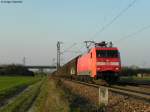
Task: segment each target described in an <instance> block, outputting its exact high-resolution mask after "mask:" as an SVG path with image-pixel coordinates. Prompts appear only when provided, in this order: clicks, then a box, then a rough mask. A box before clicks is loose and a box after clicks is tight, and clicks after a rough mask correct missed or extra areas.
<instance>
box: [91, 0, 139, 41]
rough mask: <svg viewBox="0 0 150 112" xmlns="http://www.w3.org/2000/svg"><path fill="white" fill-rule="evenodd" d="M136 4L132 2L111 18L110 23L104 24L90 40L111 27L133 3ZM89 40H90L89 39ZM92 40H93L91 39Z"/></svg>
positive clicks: (135, 0) (134, 0)
mask: <svg viewBox="0 0 150 112" xmlns="http://www.w3.org/2000/svg"><path fill="white" fill-rule="evenodd" d="M136 2H137V0H133V1H132V2H131V3H130V4H129V5H128V6H127V7H125V8H124V9H123V10H121V11H120V12H119V13H118V14H117V15H116V16H115V17H113V18H112V19H111V21H110V22H108V23H107V24H105V25H104V26H103V27H102V28H101V29H100V30H98V31H97V32H96V33H95V34H94V35H93V36H92V37H91V38H92V39H93V38H95V37H96V36H97V35H98V33H101V32H103V31H104V30H106V29H107V28H108V27H109V26H111V25H112V24H113V23H114V22H115V21H116V20H117V19H118V18H119V17H120V16H122V15H123V14H124V13H125V12H126V11H127V10H128V9H129V8H131V7H132V6H133V5H134V4H135V3H136ZM90 40H91V39H90ZM93 40H94V39H93Z"/></svg>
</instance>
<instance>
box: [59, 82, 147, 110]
mask: <svg viewBox="0 0 150 112" xmlns="http://www.w3.org/2000/svg"><path fill="white" fill-rule="evenodd" d="M62 83H63V85H64V86H65V87H67V88H68V89H69V90H70V91H71V92H72V93H74V94H77V95H79V96H81V97H83V98H85V99H87V100H88V101H90V103H92V104H94V106H95V108H97V106H96V105H95V104H97V102H99V101H100V99H99V98H100V97H99V91H98V89H97V88H96V87H92V86H88V85H85V84H82V83H77V82H73V81H69V80H62ZM105 94H106V93H105ZM90 103H89V104H90ZM99 106H100V105H99ZM101 106H102V105H101ZM90 108H91V107H90ZM101 109H102V108H101ZM103 111H105V112H150V102H149V101H147V100H144V99H140V98H139V99H138V98H137V97H133V95H131V96H130V95H127V94H120V92H114V91H110V90H109V89H108V104H107V105H105V106H104V105H103Z"/></svg>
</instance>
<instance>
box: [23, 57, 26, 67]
mask: <svg viewBox="0 0 150 112" xmlns="http://www.w3.org/2000/svg"><path fill="white" fill-rule="evenodd" d="M22 62H23V65H24V66H25V65H26V57H23V60H22Z"/></svg>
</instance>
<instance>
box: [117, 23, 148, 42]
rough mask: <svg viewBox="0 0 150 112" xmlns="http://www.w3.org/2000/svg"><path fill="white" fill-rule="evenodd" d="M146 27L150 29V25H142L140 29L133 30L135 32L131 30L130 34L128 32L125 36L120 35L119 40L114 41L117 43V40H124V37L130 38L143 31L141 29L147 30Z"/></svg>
mask: <svg viewBox="0 0 150 112" xmlns="http://www.w3.org/2000/svg"><path fill="white" fill-rule="evenodd" d="M147 29H150V25H147V26H144V27H142V28H141V29H139V30H137V31H135V32H133V33H130V34H128V35H127V36H125V37H122V38H120V39H119V40H117V41H115V42H116V43H119V42H121V41H124V40H126V39H128V38H132V37H134V36H135V35H137V34H139V33H141V32H143V31H145V30H147Z"/></svg>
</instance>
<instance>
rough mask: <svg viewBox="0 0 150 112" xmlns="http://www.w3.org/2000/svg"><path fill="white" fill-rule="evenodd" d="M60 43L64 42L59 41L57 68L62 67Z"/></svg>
mask: <svg viewBox="0 0 150 112" xmlns="http://www.w3.org/2000/svg"><path fill="white" fill-rule="evenodd" d="M60 44H62V42H60V41H58V42H57V69H58V68H59V67H60V54H61V52H60Z"/></svg>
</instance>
